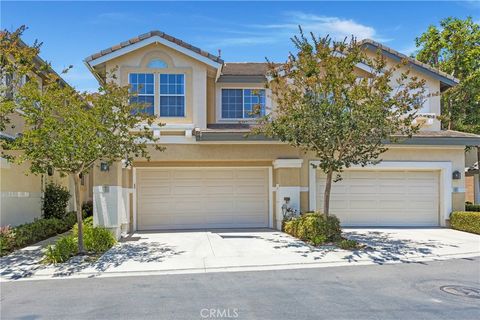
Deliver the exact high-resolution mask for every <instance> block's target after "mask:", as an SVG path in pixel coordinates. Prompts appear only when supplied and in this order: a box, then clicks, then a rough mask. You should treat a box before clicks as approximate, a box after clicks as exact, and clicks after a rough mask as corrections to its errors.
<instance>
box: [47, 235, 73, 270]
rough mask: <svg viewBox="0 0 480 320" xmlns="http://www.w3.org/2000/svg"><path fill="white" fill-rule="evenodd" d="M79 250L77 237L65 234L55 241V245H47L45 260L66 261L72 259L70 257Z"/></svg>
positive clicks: (52, 261) (49, 261)
mask: <svg viewBox="0 0 480 320" xmlns="http://www.w3.org/2000/svg"><path fill="white" fill-rule="evenodd" d="M77 252H78V245H77V238H76V237H74V236H72V235H68V236H63V237H61V238H60V239H58V240H57V242H55V245H53V246H52V245H50V246H48V247H47V251H46V252H45V262H48V263H61V262H65V261H67V260H68V259H70V257H73V256H74V255H76V254H77Z"/></svg>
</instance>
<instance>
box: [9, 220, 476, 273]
mask: <svg viewBox="0 0 480 320" xmlns="http://www.w3.org/2000/svg"><path fill="white" fill-rule="evenodd" d="M345 236H346V237H348V238H352V239H356V240H358V241H360V242H362V243H365V244H367V245H368V246H370V249H366V250H356V251H345V250H340V249H337V248H334V247H320V248H315V247H312V246H309V245H307V244H305V243H304V242H302V241H299V240H297V239H295V238H293V237H291V236H289V235H287V234H285V233H282V232H279V231H275V230H270V229H254V230H252V229H249V230H210V231H208V230H207V231H205V230H203V231H176V232H175V231H168V232H167V231H166V232H149V233H135V234H133V235H131V236H129V237H128V238H125V239H123V240H122V241H121V242H120V243H118V244H117V245H116V246H115V247H113V248H112V249H111V250H109V251H108V252H107V253H105V254H104V255H103V256H102V257H101V258H100V259H99V260H98V261H96V262H95V263H86V262H82V261H79V260H74V261H70V262H69V263H65V264H59V265H56V266H52V265H50V266H42V267H37V268H33V269H31V272H30V273H28V274H27V273H25V274H24V277H20V278H21V279H32V280H33V279H52V278H64V277H70V278H72V277H73V278H75V277H81V278H85V277H110V276H133V275H149V274H151V275H153V274H177V273H205V272H226V271H253V270H280V269H297V268H317V267H329V266H352V265H366V264H386V263H401V262H409V263H410V262H421V261H432V260H444V259H450V258H466V257H474V256H480V236H478V235H474V234H469V233H465V232H459V231H455V230H451V229H441V228H431V229H425V228H418V229H402V228H395V229H346V230H345ZM2 259H3V258H2ZM7 259H9V258H8V257H7ZM7 264H8V263H7V262H5V263H4V262H3V261H2V266H5V265H7ZM16 266H17V267H19V266H20V267H21V266H22V264H21V263H18V261H17V264H16ZM3 269H4V268H3V267H2V270H0V271H1V272H2V281H8V280H14V279H18V278H19V277H18V274H19V273H18V272H15V271H14V270H13V267H12V266H10V267H8V268H7V270H9V272H4V271H3ZM13 275H15V276H13Z"/></svg>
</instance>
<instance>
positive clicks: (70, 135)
mask: <svg viewBox="0 0 480 320" xmlns="http://www.w3.org/2000/svg"><path fill="white" fill-rule="evenodd" d="M15 39H16V38H15ZM8 41H11V40H8ZM12 46H13V44H12ZM12 50H13V49H12ZM29 52H30V51H29ZM34 54H38V49H35V50H32V51H31V54H29V55H25V57H23V58H22V59H25V60H28V59H33V58H34V57H35V55H34ZM22 63H24V64H25V65H30V64H31V63H33V62H32V61H24V62H23V60H22ZM26 69H27V68H26ZM46 72H47V74H45V75H44V77H43V79H44V81H42V83H40V82H39V81H38V80H37V78H31V79H29V81H27V82H26V83H22V85H21V86H18V87H17V88H16V90H15V97H14V99H12V100H11V102H9V103H10V104H11V105H12V108H13V109H15V110H17V111H18V112H19V113H20V114H21V115H22V117H23V119H24V121H25V129H24V131H23V132H22V134H21V135H20V136H19V137H18V138H16V139H15V140H13V141H8V142H5V144H4V156H6V157H7V158H9V159H10V160H12V161H15V162H18V163H21V162H24V161H29V163H30V170H31V171H32V172H33V173H37V174H38V173H46V172H47V171H48V170H49V169H54V170H55V171H57V172H59V173H60V174H61V175H69V176H71V177H72V178H73V180H74V182H75V198H76V205H77V220H78V225H79V234H80V236H79V250H80V252H82V251H83V237H82V236H81V235H82V227H81V226H82V212H81V207H82V199H81V194H80V178H81V175H82V174H87V173H88V172H89V171H90V170H91V169H92V167H93V166H94V165H95V163H96V162H98V161H99V160H102V161H106V162H109V163H112V162H114V161H122V162H123V163H124V164H125V165H129V164H131V163H132V161H133V160H134V158H137V157H143V158H147V159H149V153H148V145H149V143H155V142H156V140H157V138H155V137H154V136H153V132H152V130H150V126H151V125H152V122H153V120H154V119H153V117H152V116H149V115H147V114H146V113H143V112H139V111H141V109H143V108H144V107H145V106H144V105H140V104H133V103H130V101H131V98H132V95H133V94H132V93H131V92H130V88H129V87H127V86H120V85H117V84H116V83H115V82H114V81H110V82H108V83H106V84H105V85H103V86H102V87H101V88H100V89H99V92H98V93H86V92H83V93H81V92H78V91H76V90H75V89H74V88H72V87H70V86H68V85H63V84H62V83H60V82H59V81H55V80H54V79H55V76H56V74H54V73H53V71H52V72H49V71H48V70H47V71H46ZM57 80H58V77H57ZM10 110H12V109H10ZM155 148H156V149H159V150H162V149H163V148H162V147H160V146H159V145H158V144H155ZM16 150H21V151H22V152H21V153H16V152H10V151H16Z"/></svg>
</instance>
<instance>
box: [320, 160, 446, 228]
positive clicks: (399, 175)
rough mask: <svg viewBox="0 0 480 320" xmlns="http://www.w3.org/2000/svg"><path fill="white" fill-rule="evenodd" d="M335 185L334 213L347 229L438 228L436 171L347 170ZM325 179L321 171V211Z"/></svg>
mask: <svg viewBox="0 0 480 320" xmlns="http://www.w3.org/2000/svg"><path fill="white" fill-rule="evenodd" d="M342 176H343V180H342V181H339V182H336V183H333V186H332V192H331V200H330V210H331V213H333V214H335V215H337V216H338V218H339V219H340V222H341V223H342V225H344V226H438V225H439V182H438V181H439V177H438V176H439V173H438V172H436V171H367V170H356V171H353V170H352V171H346V172H344V173H343V174H342ZM324 190H325V176H324V175H322V174H321V173H320V172H318V171H317V208H322V207H323V192H324Z"/></svg>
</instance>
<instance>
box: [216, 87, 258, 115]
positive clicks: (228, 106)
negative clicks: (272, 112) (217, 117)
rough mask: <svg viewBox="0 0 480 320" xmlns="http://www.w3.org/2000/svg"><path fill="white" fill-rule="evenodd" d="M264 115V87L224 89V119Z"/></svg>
mask: <svg viewBox="0 0 480 320" xmlns="http://www.w3.org/2000/svg"><path fill="white" fill-rule="evenodd" d="M258 108H259V110H258ZM264 115H265V90H264V89H222V118H223V119H244V118H257V117H260V116H264Z"/></svg>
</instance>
